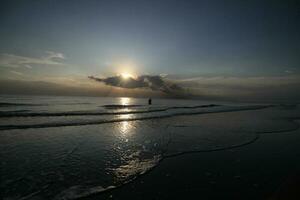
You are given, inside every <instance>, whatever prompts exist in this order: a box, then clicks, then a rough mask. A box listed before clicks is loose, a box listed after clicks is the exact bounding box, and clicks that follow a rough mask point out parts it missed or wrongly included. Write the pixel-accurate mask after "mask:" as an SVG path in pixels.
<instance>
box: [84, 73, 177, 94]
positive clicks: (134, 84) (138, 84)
mask: <svg viewBox="0 0 300 200" xmlns="http://www.w3.org/2000/svg"><path fill="white" fill-rule="evenodd" d="M89 78H90V79H92V80H95V81H98V82H102V83H104V84H105V85H109V86H114V87H120V88H127V89H135V88H149V89H151V90H154V91H161V92H164V93H167V94H177V95H178V94H179V93H181V92H183V89H182V88H181V87H180V86H178V85H176V84H174V83H172V82H171V81H167V80H165V79H164V78H163V77H161V76H150V75H142V76H138V77H136V78H132V77H128V78H127V79H125V78H123V77H122V76H111V77H106V78H97V77H94V76H89Z"/></svg>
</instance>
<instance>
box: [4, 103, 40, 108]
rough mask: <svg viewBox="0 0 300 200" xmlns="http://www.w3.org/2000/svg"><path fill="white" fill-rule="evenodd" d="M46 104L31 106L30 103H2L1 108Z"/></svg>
mask: <svg viewBox="0 0 300 200" xmlns="http://www.w3.org/2000/svg"><path fill="white" fill-rule="evenodd" d="M41 105H44V104H30V103H7V102H0V107H14V106H41Z"/></svg>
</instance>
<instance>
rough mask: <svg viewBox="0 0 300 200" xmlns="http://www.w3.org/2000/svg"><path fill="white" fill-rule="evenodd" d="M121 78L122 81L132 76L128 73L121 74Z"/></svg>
mask: <svg viewBox="0 0 300 200" xmlns="http://www.w3.org/2000/svg"><path fill="white" fill-rule="evenodd" d="M121 76H122V78H123V79H128V78H132V75H131V74H129V73H122V74H121Z"/></svg>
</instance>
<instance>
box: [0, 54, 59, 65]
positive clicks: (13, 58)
mask: <svg viewBox="0 0 300 200" xmlns="http://www.w3.org/2000/svg"><path fill="white" fill-rule="evenodd" d="M63 59H65V57H64V55H63V54H62V53H56V52H52V51H47V52H46V55H45V56H43V57H40V58H32V57H25V56H18V55H14V54H0V67H11V68H18V67H26V68H30V69H31V68H32V65H64V64H63V63H62V62H61V61H62V60H63Z"/></svg>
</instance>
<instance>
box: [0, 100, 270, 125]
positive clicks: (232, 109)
mask: <svg viewBox="0 0 300 200" xmlns="http://www.w3.org/2000/svg"><path fill="white" fill-rule="evenodd" d="M206 107H207V106H206ZM268 107H271V105H256V106H232V107H224V109H223V110H204V111H203V110H200V111H199V110H192V109H191V108H197V107H196V106H194V107H188V108H189V110H182V111H181V112H175V113H167V112H166V113H160V115H152V116H135V117H132V118H113V119H108V120H106V119H102V120H99V119H97V120H90V121H71V122H70V121H69V122H51V123H40V124H26V125H2V126H0V130H12V129H29V128H51V127H64V126H84V125H97V124H104V123H115V122H122V121H135V120H149V119H160V118H168V117H174V116H180V115H196V114H209V113H222V112H237V111H245V110H258V109H264V108H268ZM178 108H187V107H170V108H166V109H163V111H165V110H170V109H178ZM198 108H203V106H198ZM143 112H144V111H137V112H125V113H122V114H133V113H143ZM145 112H147V113H149V111H145ZM150 112H151V111H150ZM152 112H157V110H156V111H152ZM20 114H21V115H22V114H23V113H20ZM36 114H39V113H36ZM48 114H50V116H51V113H48ZM111 114H114V115H117V114H120V113H111ZM79 115H82V113H81V114H79ZM87 115H91V113H88V114H87ZM95 115H96V113H95ZM97 115H99V113H97ZM102 115H103V114H102ZM47 116H49V115H47ZM54 116H57V115H54ZM59 116H60V115H59Z"/></svg>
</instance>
